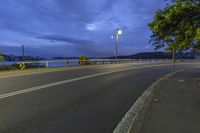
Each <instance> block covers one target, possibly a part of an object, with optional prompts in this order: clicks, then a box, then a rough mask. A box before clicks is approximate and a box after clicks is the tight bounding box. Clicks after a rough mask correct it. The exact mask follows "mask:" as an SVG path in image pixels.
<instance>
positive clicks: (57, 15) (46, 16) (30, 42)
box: [0, 0, 165, 57]
mask: <svg viewBox="0 0 200 133" xmlns="http://www.w3.org/2000/svg"><path fill="white" fill-rule="evenodd" d="M0 3H1V4H0V9H1V10H0V52H2V53H4V54H15V55H21V46H22V45H24V47H25V54H26V55H31V56H41V57H55V56H81V55H86V56H93V57H95V56H96V57H97V56H103V57H106V56H113V55H114V48H115V38H111V36H113V35H115V32H116V29H117V28H120V29H122V31H123V34H122V35H120V37H119V54H120V55H131V54H135V53H138V52H148V51H153V47H152V46H151V44H149V40H150V35H151V34H152V33H151V30H150V29H149V28H148V23H149V22H151V21H152V20H153V16H154V15H155V12H156V11H157V10H158V9H162V8H163V7H164V5H165V2H164V0H0Z"/></svg>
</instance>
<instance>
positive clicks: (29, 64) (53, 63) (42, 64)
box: [0, 59, 200, 69]
mask: <svg viewBox="0 0 200 133" xmlns="http://www.w3.org/2000/svg"><path fill="white" fill-rule="evenodd" d="M159 62H160V63H171V62H172V60H170V59H90V60H81V61H80V60H44V61H24V62H23V61H20V62H0V68H2V67H6V66H14V67H17V68H19V69H26V68H48V67H64V66H78V65H99V64H122V63H159ZM177 62H200V60H190V59H184V60H183V59H178V60H177Z"/></svg>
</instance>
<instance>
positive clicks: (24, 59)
mask: <svg viewBox="0 0 200 133" xmlns="http://www.w3.org/2000/svg"><path fill="white" fill-rule="evenodd" d="M22 56H23V57H22V58H23V61H24V60H25V57H24V45H22Z"/></svg>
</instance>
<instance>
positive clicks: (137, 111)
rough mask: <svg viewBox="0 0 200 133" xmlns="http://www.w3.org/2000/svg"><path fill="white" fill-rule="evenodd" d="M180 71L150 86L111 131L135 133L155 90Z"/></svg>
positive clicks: (115, 132) (114, 132)
mask: <svg viewBox="0 0 200 133" xmlns="http://www.w3.org/2000/svg"><path fill="white" fill-rule="evenodd" d="M181 71H183V70H182V69H181V70H178V71H176V72H172V73H169V74H167V75H165V76H163V77H161V78H160V79H158V80H156V81H155V82H154V83H153V84H151V86H150V87H148V88H147V89H146V90H145V91H144V92H143V93H142V95H141V96H140V97H139V98H138V99H137V100H136V102H135V103H134V104H133V106H132V107H131V108H130V109H129V111H128V112H127V113H126V114H125V116H124V117H123V118H122V120H121V121H120V122H119V123H118V125H117V127H116V128H115V129H114V130H113V133H130V132H131V133H137V132H138V131H139V128H140V126H141V121H142V119H143V117H144V114H145V112H146V111H147V109H148V107H149V105H150V102H151V101H152V99H153V96H154V93H155V92H156V90H157V89H159V86H160V84H161V83H162V82H163V81H165V80H168V79H169V78H170V77H172V76H174V75H175V74H177V73H179V72H181Z"/></svg>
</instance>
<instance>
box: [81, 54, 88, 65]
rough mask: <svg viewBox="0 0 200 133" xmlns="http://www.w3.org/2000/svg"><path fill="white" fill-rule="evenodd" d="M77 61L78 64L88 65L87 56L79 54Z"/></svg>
mask: <svg viewBox="0 0 200 133" xmlns="http://www.w3.org/2000/svg"><path fill="white" fill-rule="evenodd" d="M78 63H79V65H89V64H90V59H89V58H88V57H87V56H81V57H79V61H78Z"/></svg>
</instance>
